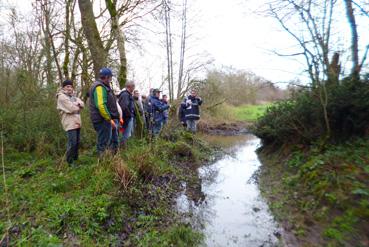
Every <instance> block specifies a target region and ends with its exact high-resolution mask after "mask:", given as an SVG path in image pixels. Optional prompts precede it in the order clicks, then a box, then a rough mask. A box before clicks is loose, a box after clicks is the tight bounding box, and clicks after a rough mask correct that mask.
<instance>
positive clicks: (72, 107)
mask: <svg viewBox="0 0 369 247" xmlns="http://www.w3.org/2000/svg"><path fill="white" fill-rule="evenodd" d="M56 98H57V106H56V109H57V110H58V111H59V114H60V117H61V122H62V125H63V129H64V130H65V131H68V130H73V129H78V128H81V124H82V122H81V115H80V111H81V109H82V108H83V107H84V106H85V105H84V103H83V101H82V100H80V99H79V98H77V97H76V96H74V95H72V96H69V95H67V94H66V93H65V92H64V90H63V89H62V88H61V89H59V91H58V93H57V94H56Z"/></svg>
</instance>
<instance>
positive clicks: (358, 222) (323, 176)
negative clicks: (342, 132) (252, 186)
mask: <svg viewBox="0 0 369 247" xmlns="http://www.w3.org/2000/svg"><path fill="white" fill-rule="evenodd" d="M368 149H369V140H368V139H367V138H357V139H355V140H351V141H350V142H347V143H342V144H336V145H327V146H326V147H325V149H324V150H322V149H321V148H318V147H317V146H314V145H313V146H310V147H306V146H301V145H300V146H297V145H296V146H284V147H279V148H276V147H274V148H272V147H263V148H262V149H261V150H259V157H260V159H261V161H262V163H263V166H262V167H261V171H260V176H259V178H260V179H259V181H260V188H261V191H262V194H263V196H264V197H265V198H267V200H268V204H269V207H270V209H271V211H272V212H273V214H274V215H275V217H276V220H277V221H278V222H280V224H281V225H282V227H283V228H284V229H286V232H288V233H289V235H287V236H285V239H286V242H287V243H290V245H291V246H317V247H318V246H358V247H361V246H362V247H364V246H369V234H368V233H369V230H368V225H369V190H368V188H369V182H368V181H369V162H368V161H369V153H368Z"/></svg>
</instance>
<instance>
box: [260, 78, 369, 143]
mask: <svg viewBox="0 0 369 247" xmlns="http://www.w3.org/2000/svg"><path fill="white" fill-rule="evenodd" d="M368 86H369V83H368V81H354V80H351V79H345V80H343V81H342V82H341V84H339V85H331V86H327V96H328V104H327V107H326V109H327V113H328V118H329V126H330V129H331V134H330V136H328V137H329V140H331V141H343V140H346V139H347V138H350V137H352V136H361V135H364V134H365V131H366V130H367V128H368V126H369V111H368V109H369V100H368V98H369V87H368ZM253 132H254V133H255V135H257V136H258V137H260V138H261V139H262V140H263V142H264V144H272V143H273V144H284V143H301V144H311V143H314V142H318V141H320V140H325V138H326V137H327V134H328V132H327V127H326V123H325V121H324V112H323V106H322V104H321V102H320V98H319V92H318V90H305V91H301V92H299V93H298V94H297V95H295V96H294V97H293V98H292V99H290V100H286V101H282V102H279V103H277V104H275V105H273V106H271V107H270V108H268V110H267V112H266V114H265V115H264V116H263V117H262V118H261V119H259V121H258V122H257V123H256V124H255V125H254V127H253Z"/></svg>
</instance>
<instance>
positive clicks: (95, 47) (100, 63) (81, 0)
mask: <svg viewBox="0 0 369 247" xmlns="http://www.w3.org/2000/svg"><path fill="white" fill-rule="evenodd" d="M78 4H79V10H80V12H81V22H82V26H83V33H84V34H85V37H86V39H87V44H88V47H89V50H90V52H91V57H92V62H93V69H94V72H95V77H96V78H97V77H98V75H99V70H100V69H101V68H102V67H105V66H106V61H107V56H108V52H107V51H106V50H105V49H104V46H103V42H102V40H101V37H100V33H99V30H98V29H97V25H96V20H95V15H94V12H93V6H92V3H91V1H90V0H78Z"/></svg>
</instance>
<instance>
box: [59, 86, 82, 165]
mask: <svg viewBox="0 0 369 247" xmlns="http://www.w3.org/2000/svg"><path fill="white" fill-rule="evenodd" d="M56 98H57V107H56V108H57V110H58V111H59V115H60V117H61V123H62V126H63V129H64V130H65V131H66V132H67V137H68V142H67V153H66V156H67V162H68V164H69V165H70V166H74V162H75V161H76V160H77V159H78V148H79V142H80V130H81V115H80V111H81V110H82V108H83V107H84V103H83V101H82V100H81V99H79V98H77V97H76V96H75V94H74V89H73V82H72V81H71V80H65V81H64V82H63V83H62V88H60V89H59V91H58V93H57V94H56Z"/></svg>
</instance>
